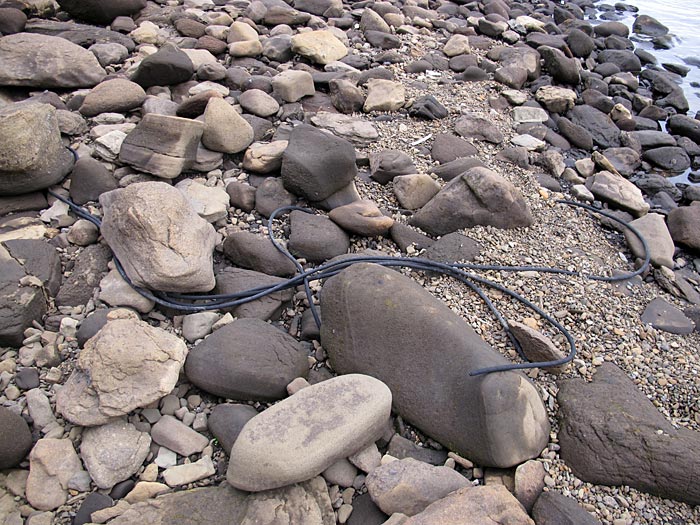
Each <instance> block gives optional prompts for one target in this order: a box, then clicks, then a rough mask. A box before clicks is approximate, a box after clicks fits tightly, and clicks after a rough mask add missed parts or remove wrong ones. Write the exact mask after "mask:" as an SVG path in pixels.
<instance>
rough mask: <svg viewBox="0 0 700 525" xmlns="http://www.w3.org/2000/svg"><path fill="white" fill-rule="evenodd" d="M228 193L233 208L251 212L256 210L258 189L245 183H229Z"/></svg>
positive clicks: (227, 186)
mask: <svg viewBox="0 0 700 525" xmlns="http://www.w3.org/2000/svg"><path fill="white" fill-rule="evenodd" d="M226 193H228V195H229V198H230V200H231V206H234V207H236V208H240V209H241V210H243V211H246V212H251V211H253V210H254V209H255V194H256V188H255V187H253V186H251V185H250V184H246V183H244V182H237V181H233V182H229V183H228V184H227V185H226Z"/></svg>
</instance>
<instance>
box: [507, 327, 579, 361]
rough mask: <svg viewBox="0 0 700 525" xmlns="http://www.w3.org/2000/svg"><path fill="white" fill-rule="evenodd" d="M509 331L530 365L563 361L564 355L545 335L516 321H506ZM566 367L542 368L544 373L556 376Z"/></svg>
mask: <svg viewBox="0 0 700 525" xmlns="http://www.w3.org/2000/svg"><path fill="white" fill-rule="evenodd" d="M508 326H509V327H510V331H511V333H512V334H513V336H514V337H515V339H517V341H518V343H520V346H521V347H522V351H523V353H524V354H525V357H527V359H528V361H530V362H532V363H536V362H540V361H558V360H559V359H564V357H566V354H565V353H564V352H562V351H561V350H559V348H557V346H556V345H555V344H554V343H553V342H552V341H551V340H550V339H549V338H548V337H546V336H545V335H543V334H541V333H540V332H538V331H537V330H534V329H532V328H530V327H529V326H527V325H525V324H523V323H519V322H517V321H508ZM566 366H567V365H559V366H555V367H548V368H544V371H546V372H551V373H553V374H558V373H560V372H563V371H564V370H566Z"/></svg>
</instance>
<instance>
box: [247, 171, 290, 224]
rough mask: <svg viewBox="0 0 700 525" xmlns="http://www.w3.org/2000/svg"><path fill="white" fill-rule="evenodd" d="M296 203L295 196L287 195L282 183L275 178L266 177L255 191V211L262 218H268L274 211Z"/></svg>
mask: <svg viewBox="0 0 700 525" xmlns="http://www.w3.org/2000/svg"><path fill="white" fill-rule="evenodd" d="M296 201H297V198H296V196H295V195H293V194H291V193H289V192H288V191H287V190H286V189H285V188H284V182H282V180H281V179H279V178H277V177H268V178H267V179H265V180H264V181H263V183H262V184H260V186H258V188H257V190H256V191H255V209H256V210H257V212H258V213H259V214H260V215H262V216H264V217H270V215H272V213H273V212H274V211H275V210H276V209H278V208H282V207H284V206H291V205H292V204H294V203H295V202H296Z"/></svg>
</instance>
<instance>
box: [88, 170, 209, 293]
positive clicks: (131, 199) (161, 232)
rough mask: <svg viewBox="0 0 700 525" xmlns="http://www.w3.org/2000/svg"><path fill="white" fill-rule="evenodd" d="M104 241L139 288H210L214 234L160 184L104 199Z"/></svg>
mask: <svg viewBox="0 0 700 525" xmlns="http://www.w3.org/2000/svg"><path fill="white" fill-rule="evenodd" d="M100 204H101V205H102V209H103V213H104V216H103V220H102V229H101V231H102V235H103V236H104V238H105V239H106V241H107V242H108V243H109V245H110V247H111V248H112V250H113V251H114V254H115V255H116V257H117V258H118V259H119V260H120V261H121V263H122V265H123V266H124V270H125V271H126V274H127V275H128V276H129V278H130V279H131V280H132V282H134V284H136V285H137V286H142V287H146V288H152V289H155V290H162V291H170V292H207V291H209V290H211V289H212V288H213V287H214V284H215V282H214V271H213V266H212V253H213V251H214V243H215V242H216V234H215V231H214V228H213V227H212V226H211V225H210V224H209V223H208V222H207V221H205V220H204V219H202V218H200V217H199V216H198V215H197V214H196V213H195V211H194V210H193V209H192V207H191V205H190V204H189V202H188V201H187V199H186V198H185V197H184V195H183V194H182V193H181V192H180V191H179V190H177V189H176V188H173V187H172V186H169V185H167V184H165V183H163V182H142V183H137V184H132V185H130V186H128V187H126V188H124V189H119V190H114V191H110V192H107V193H103V194H102V195H101V196H100Z"/></svg>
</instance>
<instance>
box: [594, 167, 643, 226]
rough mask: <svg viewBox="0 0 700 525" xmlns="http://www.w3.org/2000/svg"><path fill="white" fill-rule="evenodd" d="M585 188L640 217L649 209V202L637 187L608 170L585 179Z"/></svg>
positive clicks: (601, 198)
mask: <svg viewBox="0 0 700 525" xmlns="http://www.w3.org/2000/svg"><path fill="white" fill-rule="evenodd" d="M586 188H588V189H589V190H590V191H591V193H593V195H595V196H596V197H598V198H599V199H600V200H602V201H605V202H608V203H610V204H612V205H613V206H615V207H617V208H620V209H623V210H625V211H629V212H630V213H632V214H633V215H635V216H636V217H641V216H642V215H644V214H646V213H647V212H648V211H649V204H647V203H646V202H644V196H643V195H642V192H641V190H640V189H639V188H637V187H636V186H635V185H634V184H632V183H631V182H630V181H628V180H627V179H625V178H623V177H622V176H620V175H616V174H614V173H611V172H609V171H600V172H598V173H596V174H595V175H593V176H592V177H588V178H587V179H586Z"/></svg>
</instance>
